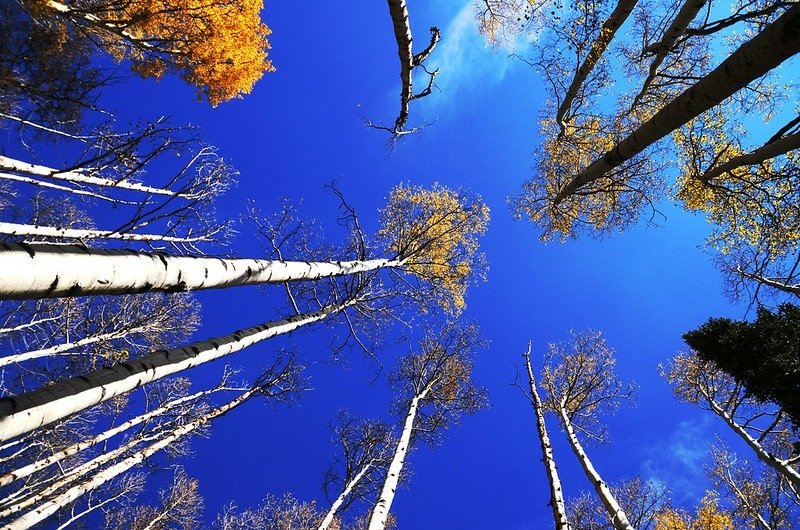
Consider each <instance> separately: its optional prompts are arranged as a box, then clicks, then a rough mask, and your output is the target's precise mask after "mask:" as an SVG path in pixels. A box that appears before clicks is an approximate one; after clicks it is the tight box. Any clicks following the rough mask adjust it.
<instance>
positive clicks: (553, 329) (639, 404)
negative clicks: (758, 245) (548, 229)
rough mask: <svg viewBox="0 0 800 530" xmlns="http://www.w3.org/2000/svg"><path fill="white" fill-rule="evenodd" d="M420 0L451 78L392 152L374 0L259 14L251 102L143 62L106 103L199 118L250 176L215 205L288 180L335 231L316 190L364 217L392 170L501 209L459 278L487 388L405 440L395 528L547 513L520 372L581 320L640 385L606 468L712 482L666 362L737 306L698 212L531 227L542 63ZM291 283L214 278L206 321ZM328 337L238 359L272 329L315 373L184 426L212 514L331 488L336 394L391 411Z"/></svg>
mask: <svg viewBox="0 0 800 530" xmlns="http://www.w3.org/2000/svg"><path fill="white" fill-rule="evenodd" d="M409 9H410V12H411V23H412V31H413V33H414V35H415V36H416V37H417V46H423V45H424V44H425V43H426V41H427V35H428V32H427V28H428V27H430V26H431V25H436V26H438V27H440V28H441V29H442V33H443V41H442V43H441V44H440V46H439V47H438V48H437V50H436V51H435V53H434V55H432V56H431V58H430V63H429V64H430V66H438V67H440V69H441V71H440V74H439V77H438V78H437V84H438V86H439V88H440V89H441V90H440V91H434V93H433V94H432V95H431V96H429V97H427V98H425V99H422V100H419V101H415V102H412V105H411V118H410V121H409V125H411V126H413V125H418V124H423V123H431V125H429V126H428V127H426V128H424V129H423V130H422V131H421V133H420V134H418V135H415V136H413V137H410V138H408V139H406V140H405V141H403V142H402V143H401V144H400V145H398V146H397V147H396V148H395V149H393V150H390V149H389V148H387V147H386V141H387V139H388V138H387V136H386V135H385V134H384V133H382V132H380V131H375V130H371V129H368V128H367V127H365V126H364V124H363V118H364V117H368V118H370V119H371V120H373V121H376V122H383V123H391V122H393V121H394V118H395V116H396V114H397V111H398V106H399V77H398V72H399V68H398V64H397V52H396V44H395V41H394V38H393V34H392V28H391V23H390V20H389V16H388V12H387V9H386V5H385V3H382V2H372V3H364V2H356V1H354V0H344V1H341V2H321V3H315V4H314V5H313V9H306V10H300V9H298V5H297V4H296V3H293V2H287V1H270V2H268V4H267V6H266V9H265V11H264V18H265V21H266V22H267V24H268V25H269V26H270V27H271V28H272V30H273V35H272V37H271V43H272V51H271V58H272V60H273V62H274V64H275V66H276V67H277V72H275V73H273V74H269V75H267V76H266V77H265V78H264V79H262V80H261V81H260V82H259V83H258V84H257V85H256V87H255V90H254V91H253V93H252V94H251V95H249V96H247V97H245V98H244V99H242V100H238V101H233V102H230V103H226V104H222V105H221V106H220V107H218V108H216V109H211V108H209V107H208V106H207V105H206V104H203V103H197V102H195V100H194V95H193V92H192V90H191V89H190V88H189V87H187V86H185V85H184V84H183V83H181V82H180V80H177V79H174V78H165V79H163V80H161V81H160V82H155V81H152V80H148V81H143V80H138V79H131V80H128V81H126V82H125V83H123V84H121V85H118V86H114V87H111V88H109V89H107V90H106V93H105V94H104V96H103V100H104V102H105V103H106V104H107V105H108V106H110V107H112V108H115V109H116V110H117V111H118V113H117V121H118V123H120V124H125V123H126V122H128V121H131V120H135V119H137V118H139V117H143V118H154V117H156V116H159V115H171V116H173V118H174V120H175V121H176V122H178V123H189V122H190V123H192V124H195V125H198V126H200V127H201V128H202V129H203V130H204V131H205V132H204V135H203V136H204V139H205V140H206V141H207V142H208V143H209V144H212V145H215V146H217V147H218V148H219V152H220V153H221V154H222V155H223V156H224V157H225V158H226V159H227V160H228V161H229V162H230V163H232V164H233V165H234V166H235V167H236V168H237V169H238V170H239V172H240V176H239V184H238V186H237V187H236V188H235V189H234V190H232V191H231V192H229V193H228V195H227V196H226V197H225V198H224V199H223V200H222V202H221V205H220V208H219V210H220V215H223V216H237V215H240V214H241V213H242V212H243V206H242V205H243V201H244V200H245V199H253V200H255V201H256V202H257V204H258V205H259V206H260V207H261V208H262V209H263V210H264V211H266V212H269V211H271V210H274V209H275V208H276V206H277V204H278V198H280V197H289V198H291V199H294V200H302V209H301V211H302V212H304V213H305V214H307V215H309V216H310V217H314V218H316V219H318V220H319V221H320V223H321V224H322V225H323V226H325V227H326V232H327V233H328V235H329V236H330V237H331V238H333V239H335V238H336V237H341V234H340V233H339V231H338V229H337V226H336V223H335V216H336V208H335V207H336V204H335V201H334V198H333V197H332V196H330V194H329V193H326V192H325V191H323V189H322V188H323V185H324V184H325V183H326V182H329V181H331V180H334V179H335V180H337V181H338V182H339V186H340V188H341V190H342V192H343V193H345V195H346V196H347V198H348V200H349V201H350V202H351V204H352V205H353V206H354V207H355V208H356V209H357V210H358V212H359V214H360V216H361V220H362V224H363V226H364V228H365V230H366V231H367V232H369V233H374V231H375V230H376V229H377V212H378V209H379V208H380V207H381V206H382V205H383V203H384V201H385V197H387V196H388V193H389V190H390V189H391V188H392V187H393V186H394V185H396V184H398V183H400V182H409V183H412V184H415V185H430V184H432V183H434V182H440V183H442V184H445V185H447V186H452V187H458V186H464V187H468V188H470V189H471V190H472V191H474V192H476V193H478V194H480V195H482V197H483V198H484V200H485V201H486V202H487V203H488V205H489V206H490V208H491V210H492V221H491V224H490V226H489V230H488V233H487V234H486V236H485V237H484V238H483V239H482V249H483V251H484V252H485V253H486V255H487V258H488V260H489V263H490V270H489V275H488V281H487V282H486V283H483V284H480V285H479V286H477V287H475V288H473V289H471V290H470V292H469V293H468V297H467V304H468V309H467V311H466V314H465V317H467V318H469V319H472V320H474V321H476V322H477V323H478V324H479V326H480V327H481V329H482V331H483V334H484V335H485V336H486V337H487V338H488V339H489V340H490V341H491V342H490V345H489V346H488V347H487V348H486V349H485V350H484V351H482V352H481V353H480V355H479V356H478V357H477V358H476V370H475V377H476V379H477V380H478V381H479V382H480V383H482V384H484V385H486V386H487V387H488V389H489V391H490V392H491V401H492V405H491V408H490V409H488V410H486V411H482V412H480V413H478V414H477V415H475V416H474V417H469V418H465V419H464V421H463V425H462V426H460V427H458V428H454V429H452V430H451V431H450V432H449V433H448V435H447V439H446V441H445V442H444V443H443V444H442V445H441V446H440V447H437V448H435V449H430V448H426V447H421V448H420V449H418V450H417V451H414V452H413V453H412V455H411V458H410V464H411V467H412V469H413V477H412V479H411V480H410V482H409V483H408V485H407V487H405V488H402V489H401V490H400V491H399V492H398V495H397V498H396V500H395V504H394V506H393V510H394V511H395V512H396V513H397V516H398V518H399V523H400V528H403V529H429V528H430V529H433V528H436V529H442V530H447V529H456V528H458V529H472V528H474V529H483V528H493V529H508V530H523V529H539V528H546V527H547V526H548V525H549V524H550V511H549V508H548V507H547V506H546V503H547V501H548V492H547V485H546V482H545V473H544V468H543V467H542V465H541V463H540V457H541V456H540V454H539V445H538V441H537V440H536V438H535V434H534V433H535V425H534V418H533V415H532V411H531V410H530V407H529V405H528V403H527V402H526V401H525V400H524V398H523V397H522V396H521V395H519V391H518V390H517V389H515V388H514V387H512V386H511V385H510V383H511V382H512V381H513V379H514V373H515V369H514V364H515V363H518V362H519V361H520V360H521V354H522V352H523V351H524V349H525V347H526V344H527V341H528V340H531V341H532V343H533V348H534V353H535V354H538V355H541V353H542V352H543V351H544V349H545V347H546V344H547V343H548V342H555V341H562V340H565V339H566V338H567V336H568V332H569V330H570V329H575V330H579V331H580V330H584V329H587V328H594V329H600V330H603V331H604V332H605V333H606V335H607V338H608V341H609V343H610V344H611V345H612V346H614V347H615V348H616V350H617V353H618V369H619V373H620V374H621V375H622V377H624V378H626V379H629V380H634V381H636V382H637V383H638V385H639V391H638V393H637V396H636V406H635V407H627V406H623V407H622V408H621V409H620V410H619V411H618V412H617V413H616V415H614V416H613V417H610V418H608V420H607V421H608V426H609V431H610V433H611V437H612V439H613V442H612V443H611V444H609V445H607V446H603V447H590V448H589V453H590V455H591V457H592V458H593V460H594V462H595V464H596V467H597V468H598V470H599V471H600V472H601V474H603V476H604V477H605V478H607V479H608V480H610V481H612V482H613V481H615V480H618V479H621V478H628V477H632V476H634V475H637V474H638V475H641V476H642V477H643V478H647V479H653V480H657V481H661V482H664V483H665V484H666V485H667V486H668V487H669V488H670V489H671V490H672V491H674V492H676V494H677V495H676V501H678V502H680V503H686V504H692V503H694V502H695V501H698V500H699V499H700V497H702V494H703V491H704V488H705V487H706V483H705V478H704V475H703V473H702V465H703V464H704V463H706V462H707V461H708V458H707V451H706V448H707V445H708V443H710V442H711V441H713V438H714V433H715V432H724V426H722V425H721V424H720V423H719V422H717V421H715V420H716V418H709V417H708V415H707V414H705V413H703V412H701V411H699V410H696V409H694V408H692V407H691V406H689V405H685V404H678V403H676V402H675V401H674V400H673V398H672V396H671V392H670V389H669V387H668V385H667V383H666V382H665V381H663V380H662V379H661V378H660V377H659V376H658V373H657V365H658V363H660V362H665V361H666V360H667V359H668V358H669V357H670V356H671V355H673V354H674V353H675V352H676V351H677V350H678V349H680V348H681V347H682V341H681V339H680V336H681V334H682V333H683V332H685V331H687V330H689V329H692V328H694V327H696V326H697V325H699V324H701V323H702V322H704V321H705V320H706V319H707V318H708V317H710V316H731V317H735V318H741V317H743V316H744V315H745V308H743V307H740V306H733V305H731V303H730V302H729V301H728V300H726V299H725V298H724V296H723V295H722V284H721V278H720V275H719V274H718V273H717V271H716V270H715V269H714V268H713V266H712V264H711V261H710V258H709V256H708V255H707V254H706V253H704V251H703V250H702V249H701V248H699V247H700V246H701V245H702V243H703V239H704V237H705V234H706V231H707V228H706V224H705V221H704V220H703V219H701V218H699V217H697V216H693V215H690V214H687V213H685V212H683V211H682V210H680V209H679V208H677V207H676V206H674V205H672V204H671V203H669V202H665V203H663V204H661V205H660V208H661V210H662V212H663V213H664V214H665V216H666V219H663V220H659V221H658V226H652V225H650V226H647V225H646V224H645V223H640V224H638V225H636V226H634V227H632V228H630V229H629V230H628V231H626V232H625V233H621V234H612V235H610V236H609V237H607V238H605V239H603V240H595V239H592V238H588V237H584V238H581V239H580V240H575V241H569V242H567V243H564V244H558V243H550V244H547V245H543V244H542V243H540V242H539V240H538V233H537V230H536V229H535V227H533V226H532V225H530V224H528V223H525V222H521V221H515V220H514V219H513V217H512V214H511V212H510V210H509V208H508V206H507V202H506V201H507V197H508V196H509V195H514V194H516V193H517V192H518V190H519V189H520V186H521V184H522V182H523V181H524V180H525V179H527V178H528V177H529V176H530V174H531V172H532V171H533V169H532V166H533V158H534V154H535V153H536V150H537V149H538V148H539V147H538V146H539V138H538V133H537V121H538V117H539V111H540V109H541V108H542V106H543V104H544V99H545V98H546V95H545V92H544V90H543V87H542V84H541V81H540V80H539V79H538V78H537V77H536V75H535V74H534V73H533V71H532V70H531V69H530V68H529V67H528V66H527V65H525V64H524V63H522V62H520V61H518V60H514V59H511V58H509V57H508V53H509V50H507V49H500V50H493V49H491V48H490V47H489V46H487V45H486V44H485V43H484V42H483V40H482V38H481V37H480V35H478V33H477V30H476V28H475V25H474V21H473V17H472V6H471V4H468V3H464V2H457V1H452V0H448V1H441V2H434V3H427V4H421V3H414V2H412V3H411V4H410V6H409ZM519 46H524V43H520V44H519ZM522 49H524V48H522ZM48 156H55V154H54V153H49V154H48ZM241 232H242V236H241V237H240V238H238V239H236V240H234V241H232V242H231V244H230V247H229V249H228V250H229V251H230V253H232V254H235V255H238V256H255V255H258V254H259V252H260V249H259V246H258V243H257V241H255V240H254V239H253V238H252V237H250V236H251V235H252V233H251V232H249V231H248V228H247V227H246V226H244V227H242V228H241ZM280 297H281V293H280V292H279V291H277V290H276V291H268V292H266V293H264V292H262V290H259V289H250V288H239V289H230V290H225V291H217V292H208V293H202V294H201V296H200V298H201V300H202V301H203V303H204V318H203V325H202V327H201V330H200V331H199V332H198V334H197V336H198V338H205V337H211V336H215V335H222V334H226V333H229V332H230V331H232V330H234V329H238V328H242V327H245V326H250V325H253V324H257V323H259V322H262V321H264V320H268V319H272V318H275V317H277V316H279V315H280V314H281V313H280V311H282V310H283V306H282V304H281V300H280ZM328 336H329V335H328V334H327V333H326V332H325V330H322V329H316V330H310V331H303V332H300V333H297V334H295V335H294V336H293V337H291V338H290V339H282V340H277V341H273V342H272V343H270V344H267V345H265V346H259V347H256V348H253V349H251V350H250V351H246V352H243V353H241V354H238V355H237V356H236V357H234V358H232V359H231V360H230V363H231V364H233V365H234V366H243V367H246V368H247V367H249V368H252V367H255V366H258V365H259V364H261V363H263V362H264V359H265V358H269V359H271V358H272V355H273V352H274V351H275V350H276V349H277V348H279V347H287V348H292V349H296V350H297V351H298V352H300V355H301V357H302V358H303V359H305V360H306V363H307V364H308V370H307V374H308V376H309V377H310V381H311V385H312V386H313V391H310V392H308V393H306V394H305V395H304V397H303V398H302V399H301V400H300V401H299V403H298V404H296V405H295V406H293V407H289V408H286V407H277V408H276V407H272V406H264V404H263V403H260V402H252V403H248V404H247V405H246V406H245V407H244V408H242V409H239V410H236V411H235V412H234V413H232V414H231V415H229V416H227V417H225V418H223V419H221V420H220V421H218V422H217V423H216V424H215V425H214V426H213V428H212V432H211V436H210V437H209V438H207V439H202V440H196V441H195V442H194V444H193V445H194V448H195V457H194V458H193V459H191V460H188V461H187V462H186V463H185V465H186V467H187V469H188V470H189V472H190V474H192V475H194V476H196V477H198V478H199V479H200V483H201V491H202V492H203V493H204V494H205V497H206V504H207V516H208V518H209V519H211V518H213V517H214V514H215V513H216V512H217V511H219V510H220V509H221V508H222V506H224V505H226V504H228V503H229V502H235V503H236V504H237V505H239V506H242V507H246V506H250V505H253V504H256V503H257V502H258V501H259V500H260V499H261V498H262V497H263V496H264V495H265V494H267V493H272V494H276V495H281V494H283V493H284V492H291V493H293V494H294V495H295V496H296V497H298V498H300V499H303V500H310V499H318V500H320V502H321V503H322V505H323V506H326V503H325V501H324V498H323V497H322V493H321V491H320V487H319V486H320V484H321V479H322V473H323V471H324V470H325V468H326V466H327V465H328V463H329V462H330V459H331V457H332V454H333V451H334V450H335V448H334V446H333V445H332V444H331V443H330V432H329V430H328V428H327V426H328V424H329V422H331V421H332V420H333V419H334V418H335V415H336V412H337V410H339V409H340V408H343V407H346V408H350V409H351V410H353V411H354V412H356V413H359V414H364V415H368V416H372V417H379V416H381V417H384V418H388V416H387V409H388V408H389V404H390V400H391V394H390V392H389V391H388V389H387V387H386V384H385V379H384V378H383V376H381V377H380V378H378V379H377V380H376V381H374V382H371V379H372V377H371V376H372V375H373V374H374V369H375V367H374V365H373V364H371V362H370V361H369V360H367V359H365V358H364V357H363V356H362V355H361V354H359V353H358V352H354V353H353V355H352V356H351V358H350V359H349V361H348V362H347V363H345V364H333V363H331V362H329V360H328V359H329V353H328V351H327V347H326V339H327V338H328ZM407 351H408V347H407V346H406V345H400V346H397V347H395V348H394V349H392V348H387V349H386V350H384V351H382V352H381V358H382V360H383V362H384V364H385V365H386V366H387V369H390V368H391V367H392V366H393V365H394V361H395V359H396V358H397V357H398V356H399V355H402V354H404V353H406V352H407ZM221 367H222V364H219V363H217V364H214V365H213V366H209V367H203V368H202V369H199V370H197V371H196V372H195V373H193V374H192V377H193V378H194V379H195V381H196V382H197V384H198V386H199V385H201V384H203V383H211V382H213V380H214V378H215V377H217V375H218V374H219V373H220V371H221ZM554 419H555V418H548V422H549V424H548V425H549V427H550V430H551V436H552V437H553V439H554V441H555V452H556V458H557V461H558V464H559V468H560V470H561V473H562V479H563V481H564V486H565V489H566V492H567V494H568V495H575V494H577V493H578V492H579V491H580V490H584V489H588V486H589V484H588V483H587V481H586V479H585V478H584V477H583V475H582V473H581V471H580V469H579V467H578V465H577V462H576V460H575V459H574V457H573V455H572V454H571V452H570V450H569V448H568V446H567V445H566V443H565V440H564V438H563V435H561V433H560V432H559V430H558V428H557V424H556V422H555V421H552V420H554ZM734 442H735V441H734ZM731 445H732V446H734V447H735V445H734V443H732V444H731Z"/></svg>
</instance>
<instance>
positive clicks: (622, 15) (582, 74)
mask: <svg viewBox="0 0 800 530" xmlns="http://www.w3.org/2000/svg"><path fill="white" fill-rule="evenodd" d="M637 1H638V0H620V1H619V3H618V4H617V7H615V8H614V11H613V12H612V13H611V15H609V17H608V19H606V21H605V22H604V23H603V27H602V28H600V33H599V34H598V35H597V38H596V39H595V41H594V42H593V43H592V47H591V49H590V50H589V53H588V54H586V57H585V58H584V60H583V63H582V64H581V65H580V67H578V70H577V71H576V72H575V75H574V76H573V77H572V83H570V85H569V88H568V89H567V92H566V94H564V100H563V101H562V102H561V105H559V107H558V111H557V112H556V123H558V124H559V125H560V126H561V129H562V130H564V126H565V123H564V116H566V115H567V113H568V112H569V110H570V108H571V107H572V104H573V103H574V102H575V97H576V96H577V95H578V91H579V90H580V89H581V86H582V85H583V83H585V82H586V78H587V77H589V74H591V73H592V70H594V67H595V66H597V63H598V62H600V58H601V57H602V56H603V53H605V51H606V49H607V48H608V45H609V44H610V43H611V40H612V39H613V38H614V35H615V34H616V33H617V30H618V29H619V27H620V26H622V24H623V23H625V20H627V18H628V16H629V15H630V14H631V11H633V8H634V7H635V6H636V2H637Z"/></svg>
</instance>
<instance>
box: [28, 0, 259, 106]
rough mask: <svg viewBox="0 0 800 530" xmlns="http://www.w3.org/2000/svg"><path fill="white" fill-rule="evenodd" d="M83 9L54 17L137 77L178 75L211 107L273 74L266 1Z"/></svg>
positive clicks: (147, 2)
mask: <svg viewBox="0 0 800 530" xmlns="http://www.w3.org/2000/svg"><path fill="white" fill-rule="evenodd" d="M40 1H42V2H43V3H44V5H51V6H52V5H61V6H63V4H57V3H56V2H55V1H47V2H44V0H40ZM81 4H83V2H75V3H72V4H69V7H67V8H66V9H63V8H62V9H56V11H59V12H60V13H61V14H62V16H66V17H68V18H70V19H71V20H73V21H74V22H76V23H78V24H81V25H84V26H88V27H90V28H91V29H92V31H94V32H95V33H96V35H97V37H98V38H99V39H100V40H101V41H102V42H103V45H104V46H105V48H106V50H107V51H108V52H109V53H110V54H111V55H112V56H113V57H114V58H116V59H117V60H123V59H126V58H127V59H129V60H131V62H132V63H133V69H134V70H135V71H136V72H137V73H139V74H140V75H142V76H144V77H155V78H159V77H161V76H162V75H163V74H164V73H166V72H168V71H175V72H178V73H179V74H180V76H181V77H182V78H183V79H184V80H186V81H187V82H189V83H191V84H192V85H194V86H196V87H198V93H199V94H200V95H201V96H202V97H205V98H207V99H208V101H209V102H210V103H211V104H212V105H217V104H219V103H221V102H223V101H227V100H229V99H232V98H235V97H237V96H240V95H242V94H246V93H249V92H250V91H251V90H252V88H253V85H254V84H255V82H256V81H257V80H258V79H260V78H261V76H262V75H263V74H264V73H265V72H270V71H273V70H274V67H273V66H272V63H271V61H269V60H268V59H267V51H268V50H269V47H270V46H269V42H268V41H267V37H268V36H269V34H270V30H269V28H268V27H267V26H266V25H265V24H264V23H263V22H261V18H260V11H261V8H262V7H263V0H125V1H123V2H118V3H117V2H115V3H113V4H110V5H102V6H98V7H97V9H96V10H94V11H95V13H93V12H92V10H90V9H88V7H89V6H84V5H81ZM84 11H86V12H88V13H89V14H85V13H84Z"/></svg>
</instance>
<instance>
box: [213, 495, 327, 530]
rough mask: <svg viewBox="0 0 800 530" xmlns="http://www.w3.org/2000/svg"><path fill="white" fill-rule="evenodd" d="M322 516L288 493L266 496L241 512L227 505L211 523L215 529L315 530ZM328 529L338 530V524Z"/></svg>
mask: <svg viewBox="0 0 800 530" xmlns="http://www.w3.org/2000/svg"><path fill="white" fill-rule="evenodd" d="M321 517H322V515H321V514H320V513H319V511H318V510H317V506H316V503H315V502H314V501H311V502H302V501H299V500H297V499H296V498H295V497H294V496H293V495H291V494H288V493H287V494H285V495H283V496H282V497H275V496H273V495H267V496H266V498H265V499H264V501H263V502H262V503H261V504H260V505H259V506H257V507H255V508H247V509H245V510H242V511H238V510H237V509H236V505H234V504H230V505H228V506H227V507H226V508H225V509H224V510H223V512H222V513H221V514H219V515H218V516H217V519H216V520H215V522H214V525H213V529H214V530H240V529H241V530H299V529H307V528H316V526H317V524H319V520H320V518H321ZM330 528H331V530H340V528H341V527H340V526H339V525H338V522H337V521H334V523H333V524H332V525H331V526H330Z"/></svg>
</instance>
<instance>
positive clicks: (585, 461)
mask: <svg viewBox="0 0 800 530" xmlns="http://www.w3.org/2000/svg"><path fill="white" fill-rule="evenodd" d="M558 413H559V415H560V416H561V423H562V425H563V426H564V430H565V431H566V433H567V438H569V444H570V446H571V447H572V451H573V452H574V453H575V456H577V457H578V460H579V461H580V463H581V467H582V468H583V472H584V473H585V474H586V477H587V478H588V479H589V482H591V483H592V487H594V490H595V492H597V496H598V497H599V498H600V502H602V503H603V507H604V508H605V509H606V512H607V513H608V515H609V517H610V518H611V524H612V525H614V528H616V530H634V528H633V527H632V526H631V524H630V523H629V522H628V516H626V515H625V512H624V511H622V507H621V506H620V505H619V503H618V502H617V500H616V499H615V498H614V495H613V494H612V493H611V490H610V489H609V488H608V486H607V485H606V483H605V482H604V481H603V478H602V477H601V476H600V473H598V472H597V470H596V469H595V468H594V466H593V465H592V461H591V460H589V456H588V455H587V454H586V451H584V450H583V446H582V445H581V442H580V441H579V440H578V437H577V436H576V435H575V429H573V427H572V422H571V421H570V419H569V416H568V415H567V411H566V410H565V409H564V405H563V403H562V404H561V406H560V407H559V410H558Z"/></svg>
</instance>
